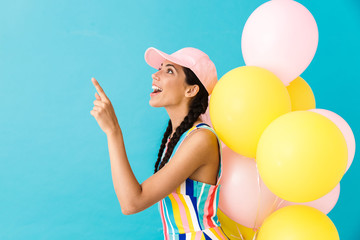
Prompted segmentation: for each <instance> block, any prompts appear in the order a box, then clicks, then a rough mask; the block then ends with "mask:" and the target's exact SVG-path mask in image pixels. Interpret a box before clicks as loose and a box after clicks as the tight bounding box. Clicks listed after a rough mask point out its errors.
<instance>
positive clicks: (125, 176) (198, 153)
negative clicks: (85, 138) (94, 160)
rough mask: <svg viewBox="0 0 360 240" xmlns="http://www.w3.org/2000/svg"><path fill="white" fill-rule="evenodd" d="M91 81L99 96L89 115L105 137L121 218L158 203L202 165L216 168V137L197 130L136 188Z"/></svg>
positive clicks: (116, 131)
mask: <svg viewBox="0 0 360 240" xmlns="http://www.w3.org/2000/svg"><path fill="white" fill-rule="evenodd" d="M92 81H93V83H94V86H95V87H96V89H97V91H98V92H99V94H100V96H99V95H97V94H95V97H96V100H95V101H94V108H93V110H91V111H90V113H91V115H93V116H94V117H95V119H96V121H97V122H98V124H99V126H100V127H101V129H102V130H103V131H104V132H105V133H106V136H107V139H108V147H109V155H110V163H111V173H112V179H113V184H114V189H115V192H116V195H117V197H118V199H119V203H120V206H121V210H122V212H123V213H124V214H133V213H137V212H140V211H142V210H144V209H146V208H148V207H150V206H152V205H153V204H155V203H157V202H158V201H160V200H161V199H163V198H164V197H166V196H167V195H169V194H170V193H171V192H173V191H174V190H175V189H176V188H177V187H178V186H179V185H180V184H181V183H182V182H184V181H185V180H186V179H187V178H188V177H189V176H191V175H192V174H193V173H194V172H195V171H196V170H197V169H198V168H200V167H201V166H203V165H204V164H216V165H217V164H218V161H219V155H218V154H219V152H218V142H217V137H216V136H215V135H214V133H213V132H211V131H210V130H207V129H204V128H199V129H196V130H194V131H192V132H191V133H189V134H188V135H187V137H186V138H185V139H184V140H183V142H182V144H181V147H179V149H178V150H177V151H176V153H175V154H174V155H173V157H172V159H171V161H169V162H168V163H167V164H166V165H165V166H164V167H163V168H161V169H160V170H159V171H157V172H156V173H155V174H153V175H152V176H151V177H149V178H148V179H146V180H145V181H144V182H143V183H142V184H139V182H138V181H137V180H136V178H135V176H134V173H133V171H132V169H131V167H130V164H129V161H128V158H127V155H126V150H125V144H124V140H123V136H122V131H121V128H120V126H119V124H118V121H117V118H116V115H115V112H114V109H113V107H112V104H111V102H110V100H109V98H108V97H107V96H106V94H105V92H104V91H103V89H102V88H101V87H100V85H99V83H98V82H97V81H96V79H94V78H93V79H92ZM194 132H196V134H194ZM208 174H209V176H211V174H212V173H208Z"/></svg>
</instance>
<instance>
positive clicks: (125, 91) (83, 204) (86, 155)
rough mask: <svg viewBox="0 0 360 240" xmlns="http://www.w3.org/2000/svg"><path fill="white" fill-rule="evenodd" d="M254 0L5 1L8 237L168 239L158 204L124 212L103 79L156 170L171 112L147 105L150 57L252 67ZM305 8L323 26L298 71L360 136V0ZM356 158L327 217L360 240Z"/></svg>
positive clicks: (1, 11)
mask: <svg viewBox="0 0 360 240" xmlns="http://www.w3.org/2000/svg"><path fill="white" fill-rule="evenodd" d="M265 2H266V1H258V0H256V1H255V0H248V1H244V0H242V1H240V0H236V1H235V0H231V1H229V0H227V1H205V0H201V1H189V0H187V1H157V0H156V1H129V0H128V1H99V0H87V1H69V0H62V1H45V0H26V1H25V0H12V1H4V0H1V1H0V83H1V85H0V88H1V91H0V96H1V117H0V134H1V140H0V146H1V151H0V193H1V195H0V239H52V240H56V239H59V240H60V239H88V240H89V239H162V225H161V221H160V216H159V213H158V209H157V205H153V206H151V207H150V208H148V209H146V210H144V211H143V212H140V213H137V214H134V215H128V216H127V215H123V214H122V212H121V209H120V205H119V203H118V200H117V198H116V195H115V192H114V189H113V183H112V178H111V171H110V160H109V155H108V154H109V153H108V148H107V147H108V146H107V139H106V135H105V134H104V132H102V130H101V129H100V127H99V125H98V123H97V122H96V120H95V119H94V117H93V116H92V115H91V114H90V110H91V109H92V107H93V101H94V100H95V96H94V94H95V91H96V90H95V88H94V86H93V85H92V83H91V80H90V79H91V77H96V78H97V79H98V81H99V83H100V84H101V86H102V87H103V89H104V90H105V93H106V94H107V96H108V97H109V98H110V100H111V101H112V103H113V106H114V108H115V112H116V114H117V117H118V120H119V123H120V126H121V128H122V130H123V133H124V139H125V145H126V150H127V155H128V158H129V160H130V164H131V167H132V168H133V171H134V173H135V175H136V177H137V179H138V181H139V182H140V183H141V182H143V181H144V180H145V179H147V178H148V177H149V176H151V174H152V173H153V165H154V162H155V160H156V158H157V152H158V148H159V146H160V141H161V138H162V134H163V132H164V131H165V128H166V124H167V120H168V116H167V113H166V111H165V109H159V108H152V107H150V105H149V103H148V102H149V99H150V96H149V94H150V92H151V91H152V89H151V83H152V79H151V74H152V73H153V72H154V71H155V70H154V69H152V68H151V67H149V66H148V65H147V64H146V62H145V61H144V52H145V50H146V49H147V48H148V47H150V46H154V47H157V48H159V49H161V50H163V51H165V52H168V53H172V52H175V51H176V50H178V49H180V48H182V47H187V46H192V47H196V48H199V49H201V50H203V51H204V52H206V53H207V54H208V55H209V56H210V57H211V59H212V60H213V61H214V63H215V65H216V66H217V71H218V76H219V77H221V76H222V75H224V74H225V73H226V72H228V71H230V70H231V69H233V68H235V67H238V66H244V65H245V64H244V61H243V58H242V52H241V44H240V40H241V34H242V29H243V27H244V24H245V22H246V20H247V18H248V17H249V16H250V14H251V13H252V12H253V11H254V10H255V9H256V8H257V7H258V6H260V5H261V4H262V3H265ZM299 2H300V3H302V4H303V5H304V6H305V7H306V8H308V9H309V11H310V12H311V13H312V14H313V16H314V17H315V20H316V21H317V24H318V28H319V46H318V49H317V52H316V55H315V57H314V59H313V61H312V62H311V64H310V65H309V67H308V68H307V69H306V70H305V72H304V73H303V74H302V75H301V76H302V77H303V78H304V79H305V80H306V81H307V82H308V83H309V85H310V86H311V87H312V90H313V92H314V94H315V97H316V103H317V108H324V109H328V110H331V111H333V112H335V113H337V114H339V115H340V116H342V117H343V118H344V119H345V120H346V121H347V122H348V124H349V125H350V126H351V128H352V130H353V132H354V134H355V138H356V139H360V138H359V122H360V111H359V106H358V105H359V87H360V85H359V55H360V49H359V46H358V44H359V42H360V31H359V30H360V28H359V27H360V2H359V1H358V0H342V1H335V0H330V1H311V0H303V1H299ZM359 174H360V169H359V157H358V154H355V159H354V162H353V164H352V166H351V168H350V169H349V171H348V172H347V173H346V174H345V176H344V177H343V179H342V180H341V194H340V198H339V201H338V203H337V205H336V206H335V208H334V209H333V210H332V211H331V212H330V213H329V215H328V216H329V217H330V218H331V220H332V221H333V222H334V224H335V225H336V227H337V229H338V231H339V234H340V237H341V239H342V240H347V239H349V240H350V239H351V240H353V239H359V236H360V223H359V220H358V216H359V214H360V207H359V197H360V193H359V187H357V186H358V184H359V178H358V176H359Z"/></svg>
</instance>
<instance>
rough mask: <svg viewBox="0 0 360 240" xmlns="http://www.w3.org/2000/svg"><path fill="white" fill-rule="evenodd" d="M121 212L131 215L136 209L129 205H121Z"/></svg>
mask: <svg viewBox="0 0 360 240" xmlns="http://www.w3.org/2000/svg"><path fill="white" fill-rule="evenodd" d="M121 212H122V213H123V214H124V215H132V214H135V213H137V211H136V210H135V209H134V208H129V207H121Z"/></svg>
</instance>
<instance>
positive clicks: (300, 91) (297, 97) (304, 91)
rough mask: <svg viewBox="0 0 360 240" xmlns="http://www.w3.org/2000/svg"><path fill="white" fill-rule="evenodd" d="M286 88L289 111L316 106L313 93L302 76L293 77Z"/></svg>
mask: <svg viewBox="0 0 360 240" xmlns="http://www.w3.org/2000/svg"><path fill="white" fill-rule="evenodd" d="M286 89H287V90H288V93H289V95H290V99H291V111H297V110H309V109H314V108H316V106H315V96H314V93H313V91H312V90H311V87H310V86H309V84H308V83H307V82H306V81H305V80H304V79H303V78H301V77H297V78H295V80H293V81H292V82H291V83H290V85H289V86H287V87H286Z"/></svg>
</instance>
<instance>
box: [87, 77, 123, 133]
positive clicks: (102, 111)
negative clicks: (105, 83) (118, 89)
mask: <svg viewBox="0 0 360 240" xmlns="http://www.w3.org/2000/svg"><path fill="white" fill-rule="evenodd" d="M91 81H92V83H93V84H94V86H95V88H96V90H97V91H98V92H99V94H100V96H99V95H98V94H97V93H95V97H96V100H95V101H94V108H93V109H92V110H91V111H90V114H91V115H92V116H94V118H95V119H96V121H97V122H98V124H99V126H100V128H101V129H102V130H103V131H104V132H105V133H106V135H108V134H112V133H114V132H116V131H121V130H120V126H119V123H118V120H117V118H116V115H115V111H114V108H113V106H112V104H111V102H110V100H109V98H108V97H107V96H106V94H105V92H104V90H103V89H102V88H101V86H100V84H99V83H98V81H97V80H96V79H95V78H92V79H91Z"/></svg>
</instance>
